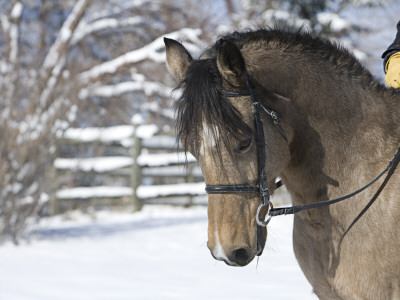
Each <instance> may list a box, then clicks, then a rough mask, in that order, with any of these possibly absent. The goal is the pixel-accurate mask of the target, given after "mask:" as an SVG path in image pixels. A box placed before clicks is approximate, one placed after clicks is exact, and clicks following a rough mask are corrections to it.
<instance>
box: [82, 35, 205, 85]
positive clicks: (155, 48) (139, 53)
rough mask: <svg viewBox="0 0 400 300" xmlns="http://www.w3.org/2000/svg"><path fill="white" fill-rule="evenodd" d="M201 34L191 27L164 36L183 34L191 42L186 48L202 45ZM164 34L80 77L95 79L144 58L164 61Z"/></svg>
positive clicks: (159, 61) (86, 80)
mask: <svg viewBox="0 0 400 300" xmlns="http://www.w3.org/2000/svg"><path fill="white" fill-rule="evenodd" d="M200 34H201V30H200V29H192V28H184V29H181V30H178V31H175V32H172V33H169V34H166V35H165V36H168V37H170V38H173V39H179V38H181V37H182V36H185V37H186V38H187V39H188V40H190V41H191V42H192V43H193V44H190V43H188V44H187V45H186V46H187V47H188V48H192V49H193V48H196V49H195V50H198V49H197V46H195V45H202V42H201V41H200V39H199V36H200ZM163 38H164V36H161V37H159V38H157V39H156V40H154V41H153V42H151V43H150V44H148V45H146V46H144V47H142V48H140V49H137V50H133V51H130V52H127V53H125V54H123V55H121V56H118V57H117V58H114V59H112V60H110V61H107V62H105V63H102V64H100V65H97V66H94V67H93V68H91V69H89V70H87V71H85V72H83V73H81V74H80V79H81V80H82V81H83V82H88V81H90V80H94V79H97V78H99V77H101V76H103V75H106V74H113V73H115V72H117V71H118V70H120V69H121V68H122V67H125V66H128V65H132V64H135V63H138V62H142V61H144V60H152V61H154V62H157V63H162V62H165V53H163V52H162V53H161V52H160V50H162V49H163V48H164V41H163Z"/></svg>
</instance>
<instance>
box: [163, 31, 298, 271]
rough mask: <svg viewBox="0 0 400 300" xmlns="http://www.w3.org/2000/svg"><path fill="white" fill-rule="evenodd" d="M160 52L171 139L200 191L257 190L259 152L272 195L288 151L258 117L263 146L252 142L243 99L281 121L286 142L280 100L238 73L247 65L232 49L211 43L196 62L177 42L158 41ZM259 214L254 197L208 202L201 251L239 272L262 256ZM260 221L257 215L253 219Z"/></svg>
mask: <svg viewBox="0 0 400 300" xmlns="http://www.w3.org/2000/svg"><path fill="white" fill-rule="evenodd" d="M165 44H166V52H167V66H168V69H169V71H170V73H171V74H172V75H173V76H174V77H175V78H176V79H177V80H179V81H180V84H179V87H180V88H182V96H181V97H180V99H179V100H178V101H177V103H176V107H177V116H178V120H177V122H178V125H177V128H178V138H179V139H180V140H181V141H182V143H183V145H184V146H185V148H186V149H187V150H188V151H189V152H191V153H192V154H193V155H194V156H195V157H196V158H197V160H198V162H199V164H200V167H201V169H202V172H203V175H204V178H205V181H206V184H207V186H238V185H241V186H243V185H246V186H252V187H254V186H259V185H260V174H259V170H260V162H259V156H260V153H259V151H258V149H259V146H260V144H264V145H265V146H264V147H265V157H266V160H265V166H263V167H264V169H265V173H266V178H267V179H268V180H266V185H267V186H268V189H269V191H270V192H273V190H274V188H275V179H276V178H277V177H278V176H279V175H280V172H281V170H282V169H283V168H284V167H285V166H286V165H287V163H288V161H289V146H288V143H287V142H286V141H285V140H284V139H283V138H282V136H281V135H282V133H281V132H279V130H277V129H276V123H274V120H273V119H271V118H268V117H267V116H266V115H265V114H262V116H263V117H262V128H263V135H264V136H265V140H264V139H263V140H262V141H261V140H260V138H259V135H257V128H256V123H255V107H254V105H253V104H254V99H253V97H252V96H251V93H254V94H256V95H257V101H259V102H260V103H262V104H264V105H265V107H268V108H272V109H273V110H274V111H277V112H278V114H280V115H281V116H282V117H283V119H282V120H283V122H282V123H283V126H284V127H285V131H286V132H287V133H289V135H288V137H289V139H290V132H291V130H290V128H288V126H289V125H288V124H285V116H284V110H285V107H286V106H287V105H286V102H287V100H286V99H284V98H283V97H281V96H278V95H276V94H274V93H271V92H269V91H268V90H267V89H266V87H264V86H262V85H261V84H260V83H259V82H260V81H259V80H258V78H254V77H252V70H251V69H248V67H247V65H246V59H251V57H246V58H245V57H244V56H243V55H242V53H241V50H240V49H239V47H238V46H237V45H236V44H235V43H234V42H232V41H229V40H227V39H221V40H219V41H218V42H217V43H216V44H215V45H214V47H212V48H210V49H209V50H208V51H207V52H206V55H203V57H201V58H200V59H198V60H195V59H193V58H192V56H191V55H190V53H189V52H188V51H187V50H186V49H185V48H184V46H183V45H182V44H180V43H179V42H177V41H174V40H170V39H165ZM249 78H250V79H249ZM249 80H251V82H252V85H251V86H249V82H248V81H249ZM250 89H251V90H252V91H250ZM243 91H245V92H243ZM233 95H234V96H233ZM257 144H258V145H257ZM259 206H260V195H259V194H258V193H255V192H250V193H230V192H227V193H213V194H210V195H209V197H208V222H209V223H208V247H209V249H210V251H211V254H212V255H213V257H214V258H215V259H217V260H222V261H225V262H226V263H227V264H228V265H232V266H244V265H247V264H248V263H250V262H251V261H252V260H253V258H254V257H255V256H256V255H260V254H261V253H262V250H263V248H264V246H265V242H266V238H267V229H266V228H265V227H260V226H259V225H257V223H256V215H257V209H258V207H259ZM266 213H267V207H263V209H262V211H261V215H260V217H261V218H263V217H265V215H266Z"/></svg>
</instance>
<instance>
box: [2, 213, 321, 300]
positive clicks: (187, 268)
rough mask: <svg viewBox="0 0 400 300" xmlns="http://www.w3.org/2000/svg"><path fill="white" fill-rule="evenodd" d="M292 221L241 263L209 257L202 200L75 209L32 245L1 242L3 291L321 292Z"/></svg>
mask: <svg viewBox="0 0 400 300" xmlns="http://www.w3.org/2000/svg"><path fill="white" fill-rule="evenodd" d="M292 223H293V222H292V217H290V216H285V217H276V218H274V219H273V220H272V221H271V223H270V225H269V228H268V232H269V234H268V241H267V246H266V249H265V250H264V254H263V255H262V256H261V257H260V258H259V260H258V262H257V260H255V261H254V262H252V263H251V264H250V265H248V266H246V267H243V268H236V267H229V266H227V265H225V264H224V263H223V262H217V261H215V260H214V259H213V258H212V257H211V255H210V253H209V250H208V249H207V210H206V208H205V207H193V208H190V209H184V208H179V207H166V206H145V207H144V209H143V211H141V212H139V213H135V214H129V213H111V212H99V213H97V214H96V215H95V216H93V215H92V216H88V215H81V214H77V213H71V214H70V216H69V220H65V219H63V218H62V217H56V218H53V219H50V220H44V221H42V222H41V224H40V226H38V227H37V229H36V233H35V234H34V237H33V238H32V239H31V241H30V242H29V243H28V244H23V245H21V246H14V245H12V244H11V243H9V244H5V245H3V246H2V247H1V248H0V265H1V268H0V298H1V299H7V300H27V299H29V300H54V299H57V300H64V299H65V300H70V299H74V300H80V299H82V300H92V299H93V300H108V299H110V300H111V299H112V300H114V299H118V300H124V299H127V300H128V299H129V300H132V299H134V300H147V299H148V300H154V299H163V300H169V299H174V300H175V299H191V300H198V299H199V300H204V299H208V300H214V299H218V300H219V299H229V300H239V299H240V300H243V299H255V300H257V299H274V300H283V299H297V300H302V299H307V300H310V299H317V298H316V297H315V296H314V295H313V294H312V288H311V286H310V285H309V284H308V283H307V281H306V280H305V278H304V276H303V274H302V273H301V271H300V269H299V267H298V264H297V262H296V260H295V257H294V255H293V250H292V244H291V240H292V238H291V228H292V226H293V224H292Z"/></svg>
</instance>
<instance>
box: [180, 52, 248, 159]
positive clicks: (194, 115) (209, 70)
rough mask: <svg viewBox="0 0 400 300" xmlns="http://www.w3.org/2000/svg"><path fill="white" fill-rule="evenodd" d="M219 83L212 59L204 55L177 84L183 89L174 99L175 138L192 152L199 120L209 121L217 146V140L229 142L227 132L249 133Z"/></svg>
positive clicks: (196, 145) (196, 148)
mask: <svg viewBox="0 0 400 300" xmlns="http://www.w3.org/2000/svg"><path fill="white" fill-rule="evenodd" d="M221 85H222V78H221V75H220V73H219V71H218V68H217V65H216V60H215V58H208V59H202V60H197V61H195V62H194V63H193V64H192V65H191V67H190V68H189V70H188V72H187V74H186V78H185V79H184V80H183V81H182V82H181V83H180V85H179V86H178V88H182V89H183V92H182V95H181V97H180V98H179V99H178V100H177V102H176V109H177V130H178V133H177V138H178V140H181V141H182V143H183V144H184V145H185V147H190V148H191V150H192V151H194V153H193V154H194V155H195V156H197V155H198V154H199V150H200V144H199V142H200V140H201V136H200V134H201V131H202V127H203V122H205V123H206V124H207V125H209V129H210V130H211V135H212V136H213V137H216V135H217V134H218V135H219V139H218V141H219V143H217V145H216V146H217V148H219V147H220V145H221V143H222V144H225V145H229V140H230V139H229V135H231V137H232V136H233V137H234V138H239V137H240V135H242V134H251V133H252V130H251V128H250V127H249V126H248V125H247V124H246V123H245V122H244V121H243V120H242V117H241V114H240V112H239V111H238V110H237V109H236V108H235V107H234V106H233V105H232V104H231V103H230V102H229V101H228V99H227V98H226V97H225V95H224V92H223V91H222V87H221ZM226 133H228V134H226ZM216 140H217V139H216ZM218 152H220V151H218Z"/></svg>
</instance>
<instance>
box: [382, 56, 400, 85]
mask: <svg viewBox="0 0 400 300" xmlns="http://www.w3.org/2000/svg"><path fill="white" fill-rule="evenodd" d="M385 71H386V76H385V83H386V84H387V86H388V87H392V88H395V89H398V88H400V52H396V53H394V54H393V55H392V56H390V58H389V59H388V61H387V63H386V67H385Z"/></svg>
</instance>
